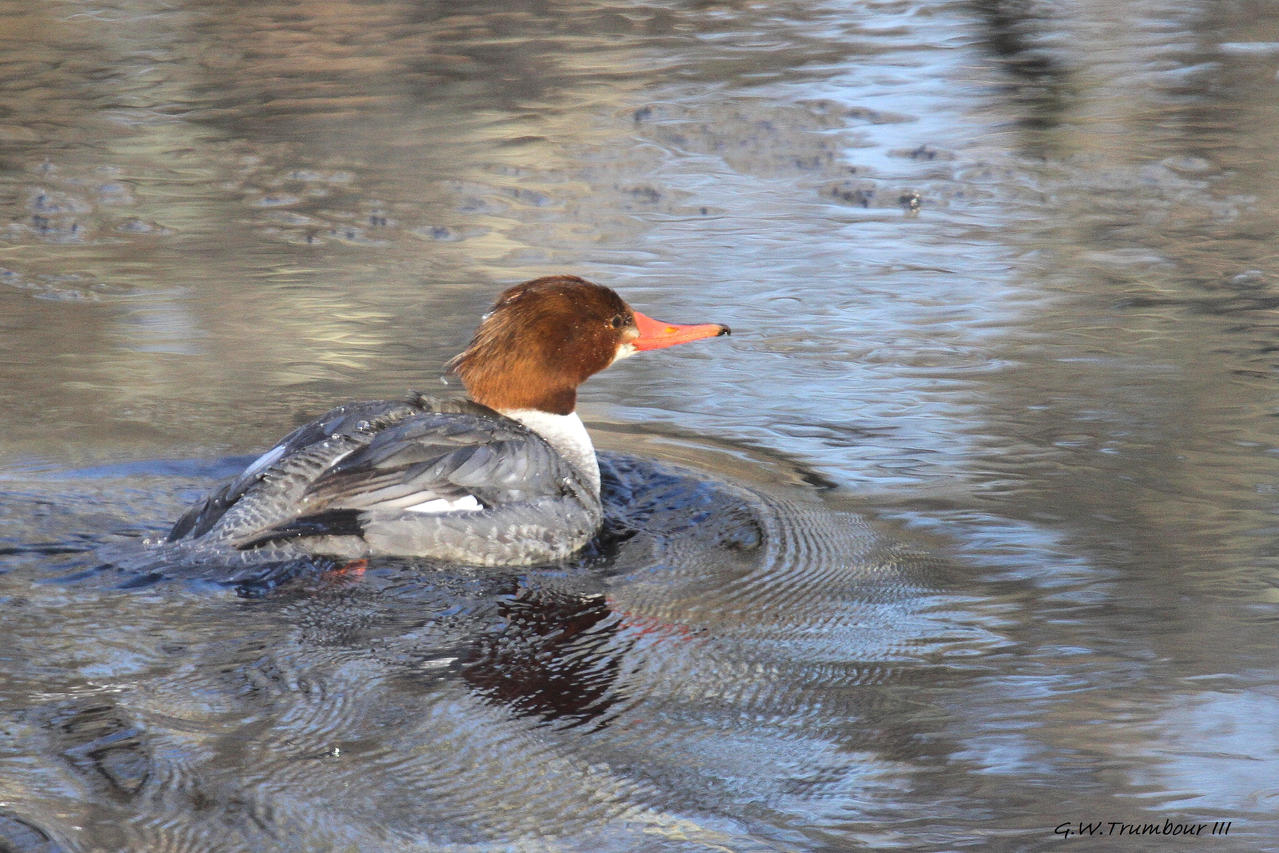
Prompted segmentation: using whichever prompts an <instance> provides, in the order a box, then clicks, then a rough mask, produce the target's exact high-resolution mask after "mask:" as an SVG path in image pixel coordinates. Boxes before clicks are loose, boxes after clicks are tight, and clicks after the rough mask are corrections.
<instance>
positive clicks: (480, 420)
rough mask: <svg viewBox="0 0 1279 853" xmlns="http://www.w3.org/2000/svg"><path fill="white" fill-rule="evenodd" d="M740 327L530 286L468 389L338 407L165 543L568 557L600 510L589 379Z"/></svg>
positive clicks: (501, 316) (445, 557)
mask: <svg viewBox="0 0 1279 853" xmlns="http://www.w3.org/2000/svg"><path fill="white" fill-rule="evenodd" d="M729 333H730V330H729V328H728V327H727V326H723V325H719V324H717V323H705V324H695V325H681V324H675V323H662V322H659V321H657V320H653V319H651V318H649V317H646V316H645V315H643V314H641V313H640V312H638V311H636V310H635V309H633V308H631V307H630V306H629V305H627V304H626V302H625V301H624V300H623V299H622V298H621V297H620V296H618V295H617V294H616V293H615V292H614V291H612V290H610V289H609V288H607V287H604V286H602V285H598V284H594V283H592V282H589V281H586V280H585V279H581V278H578V277H576V276H568V275H558V276H547V277H544V278H539V279H534V280H533V281H527V282H524V283H523V284H517V285H515V286H514V287H511V288H509V289H508V290H506V291H504V292H503V293H502V294H501V295H500V296H499V297H498V299H497V302H496V303H495V304H494V306H493V309H492V311H491V312H489V313H488V314H486V315H484V318H483V319H482V321H481V323H480V325H479V328H478V329H476V331H475V335H474V337H472V338H471V342H470V344H469V346H467V348H466V350H465V351H464V352H462V353H461V354H460V355H458V356H456V357H455V358H453V359H452V360H451V361H450V362H449V364H448V367H449V369H450V370H452V371H453V372H454V373H456V374H457V375H458V376H459V377H460V378H461V380H462V384H463V385H464V386H465V388H466V390H467V393H468V394H469V395H470V399H469V400H440V399H433V398H430V397H426V396H423V395H421V394H412V395H410V396H409V397H408V398H407V399H404V400H399V401H377V402H363V403H350V404H347V405H344V406H338V407H337V408H335V409H333V410H332V411H330V412H328V413H327V414H325V415H324V416H323V417H321V418H319V419H317V420H315V421H312V422H311V423H308V424H306V425H305V426H302V427H299V428H298V429H296V430H294V431H293V432H291V433H289V435H287V436H285V438H284V439H282V440H281V441H280V443H279V444H277V445H276V446H275V447H273V448H271V449H270V450H268V451H267V452H266V453H264V454H262V456H260V457H258V459H257V460H256V461H254V462H253V463H252V464H251V465H249V467H248V468H246V469H245V470H244V472H243V473H242V474H240V475H239V476H238V477H236V478H234V479H232V480H231V481H229V482H227V483H226V484H224V485H223V486H222V487H221V488H219V489H217V490H216V491H214V492H213V493H212V494H210V495H209V496H208V497H206V498H205V499H204V500H202V501H200V502H198V503H197V504H195V505H194V506H193V507H191V509H189V510H188V511H187V512H186V514H184V515H183V516H182V517H181V518H180V519H178V521H177V523H175V524H174V526H173V529H172V530H171V531H170V532H169V534H168V537H167V539H168V541H179V540H198V541H199V542H200V543H208V544H213V545H221V546H227V547H230V548H233V549H236V550H238V551H255V550H259V549H261V550H269V551H271V552H272V553H275V552H277V551H278V550H279V549H284V550H285V551H286V552H290V553H299V554H313V555H323V556H331V557H337V558H340V559H359V558H363V557H369V556H375V555H388V556H401V557H421V558H428V559H433V560H439V561H444V562H450V563H465V564H471V565H483V566H501V565H528V564H533V563H542V562H550V561H554V560H558V559H561V558H563V557H566V556H568V555H570V554H572V553H573V552H574V551H576V550H578V549H579V548H581V547H582V546H583V545H585V544H586V543H587V542H588V541H589V540H590V539H591V538H592V537H593V536H594V535H595V534H596V533H597V532H598V531H599V529H600V526H601V524H602V521H603V508H602V506H601V503H600V470H599V463H598V462H597V460H596V458H595V449H594V447H593V445H592V444H591V439H590V436H589V435H588V434H587V432H586V428H585V426H583V424H582V421H581V419H580V418H579V417H578V416H577V413H576V411H575V409H576V405H577V388H578V386H579V385H581V384H582V383H583V382H585V381H586V379H587V378H588V377H590V376H591V375H593V374H595V373H598V372H599V371H601V370H603V369H604V368H606V367H608V366H609V365H610V364H612V363H613V362H614V361H616V360H618V359H620V358H626V357H628V356H630V355H633V354H634V353H636V352H642V351H644V350H652V349H660V348H663V347H669V346H674V345H676V344H682V343H687V342H689V341H695V340H699V339H701V338H709V337H715V336H718V335H727V334H729Z"/></svg>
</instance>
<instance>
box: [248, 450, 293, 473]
mask: <svg viewBox="0 0 1279 853" xmlns="http://www.w3.org/2000/svg"><path fill="white" fill-rule="evenodd" d="M284 447H285V445H283V444H277V445H276V446H275V447H272V448H271V449H270V450H268V451H267V452H266V453H263V454H262V455H261V456H259V457H258V458H257V459H255V460H253V464H252V465H250V466H249V467H248V468H245V469H244V473H243V474H242V475H241V476H244V477H248V476H252V475H253V474H256V473H258V472H259V471H265V470H266V469H267V468H269V467H271V466H272V465H274V464H275V463H276V462H278V461H279V460H280V458H281V457H282V456H284Z"/></svg>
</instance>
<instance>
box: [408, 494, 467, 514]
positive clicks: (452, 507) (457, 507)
mask: <svg viewBox="0 0 1279 853" xmlns="http://www.w3.org/2000/svg"><path fill="white" fill-rule="evenodd" d="M404 509H405V510H407V511H408V512H424V513H433V512H463V511H466V510H477V509H484V507H483V506H481V505H480V502H479V501H477V500H476V499H475V496H474V495H463V496H462V497H460V498H433V499H431V500H429V501H422V502H421V503H420V504H413V505H412V506H406V507H405V508H404Z"/></svg>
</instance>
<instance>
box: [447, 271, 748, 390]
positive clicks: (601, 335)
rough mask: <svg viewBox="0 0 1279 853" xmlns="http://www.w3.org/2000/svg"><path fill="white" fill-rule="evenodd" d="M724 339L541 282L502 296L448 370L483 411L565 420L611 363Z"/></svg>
mask: <svg viewBox="0 0 1279 853" xmlns="http://www.w3.org/2000/svg"><path fill="white" fill-rule="evenodd" d="M727 334H729V328H728V327H727V326H721V325H718V324H714V323H707V324H699V325H691V326H689V325H679V324H674V323H660V322H658V321H656V320H652V319H650V318H648V317H645V316H644V315H643V314H640V313H639V312H638V311H635V310H634V309H633V308H631V307H630V306H629V305H627V304H626V302H625V301H624V300H623V299H622V298H621V297H620V296H618V295H617V294H616V293H614V292H613V291H612V290H610V289H609V288H607V287H604V286H602V285H599V284H594V283H592V282H589V281H586V280H585V279H582V278H578V277H577V276H570V275H556V276H546V277H544V278H538V279H534V280H532V281H526V282H524V283H523V284H517V285H515V286H514V287H511V288H508V289H507V290H506V291H504V292H503V293H502V295H501V296H499V297H498V298H497V302H496V303H495V304H494V305H493V310H492V311H491V312H490V313H488V314H487V315H485V317H484V319H483V321H482V322H481V323H480V326H479V328H478V329H476V330H475V335H474V337H472V338H471V343H470V345H469V346H467V348H466V351H465V352H463V353H461V354H460V355H458V356H457V357H456V358H454V359H453V360H452V361H450V362H449V368H450V369H452V370H453V371H454V372H456V373H457V375H458V376H460V377H461V379H462V384H463V385H465V386H466V390H467V392H468V393H469V394H470V395H471V399H473V400H475V402H477V403H482V404H483V405H485V406H488V407H489V408H492V409H497V410H499V411H509V410H512V409H539V410H541V411H544V412H551V413H553V414H558V415H567V414H569V413H570V412H572V411H573V409H574V408H575V407H576V405H577V386H579V385H581V384H582V383H583V382H585V381H586V380H587V378H588V377H590V376H591V375H593V374H595V373H598V372H599V371H601V370H603V369H604V368H606V367H608V366H609V365H610V364H612V363H613V362H614V361H615V360H617V359H618V358H625V357H626V356H628V355H632V354H633V353H635V352H637V351H642V350H648V349H659V348H661V347H668V346H674V345H675V344H681V343H687V342H688V341H695V340H699V339H701V338H709V337H715V336H716V335H727Z"/></svg>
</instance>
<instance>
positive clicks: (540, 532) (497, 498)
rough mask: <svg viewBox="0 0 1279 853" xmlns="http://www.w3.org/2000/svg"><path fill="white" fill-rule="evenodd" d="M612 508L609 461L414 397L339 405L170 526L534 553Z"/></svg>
mask: <svg viewBox="0 0 1279 853" xmlns="http://www.w3.org/2000/svg"><path fill="white" fill-rule="evenodd" d="M602 518H603V510H602V509H601V506H600V498H599V486H598V471H597V473H596V479H595V480H594V481H592V479H591V477H590V472H589V471H581V470H579V469H578V468H576V467H575V466H573V465H572V464H571V463H569V462H568V461H567V459H566V458H565V456H564V455H562V454H561V453H560V452H558V451H557V450H556V449H555V448H554V447H553V446H552V445H551V444H550V442H548V441H547V440H546V439H544V438H543V437H542V436H541V435H539V434H538V433H536V432H534V431H533V430H531V429H529V428H528V427H526V426H525V425H524V424H522V423H520V422H519V421H517V420H515V419H513V418H508V417H505V416H503V415H501V414H499V413H497V412H495V411H493V410H492V409H489V408H488V407H486V406H481V405H479V404H478V403H474V402H471V401H469V400H438V399H433V398H430V397H425V396H421V395H412V396H410V397H408V398H406V399H405V400H400V401H376V402H363V403H350V404H347V405H344V406H338V407H337V408H335V409H333V410H332V411H330V412H328V413H327V414H325V415H324V416H323V417H320V418H318V419H316V420H314V421H312V422H310V423H308V424H306V425H304V426H301V427H299V428H298V429H296V430H294V431H293V432H292V433H290V434H289V435H288V436H286V437H285V438H284V439H282V440H281V441H280V443H279V444H277V445H276V446H275V447H274V448H272V449H271V450H269V451H267V452H266V453H265V454H263V455H262V456H261V457H259V458H258V460H257V461H255V462H254V463H253V464H251V465H250V466H249V467H248V468H247V469H246V470H245V471H244V473H242V474H240V475H239V476H238V477H236V478H235V479H233V480H231V481H230V482H228V483H226V484H225V485H223V486H222V487H221V488H219V489H218V490H216V491H215V492H213V493H212V494H210V495H209V496H208V497H207V498H205V499H204V500H203V501H201V502H200V503H197V504H196V505H195V506H193V507H191V509H189V510H188V511H187V513H186V514H185V515H183V516H182V517H181V518H180V519H179V520H178V521H177V523H176V524H174V526H173V529H172V531H171V532H170V533H169V537H168V538H169V539H170V540H171V541H177V540H183V539H200V540H203V541H204V542H206V543H215V544H219V545H225V546H227V547H231V548H234V549H237V550H249V549H258V548H263V549H266V548H271V549H280V548H283V549H286V550H299V549H300V550H302V551H305V552H306V553H317V554H325V555H329V556H334V557H341V558H349V559H354V558H359V557H367V556H372V555H376V554H395V555H403V556H408V555H411V556H418V557H428V558H431V559H435V560H442V561H445V562H452V563H470V564H478V565H522V564H529V563H540V562H548V561H553V560H557V559H560V558H562V557H565V556H567V555H569V554H571V553H572V552H573V551H576V550H577V549H578V548H580V547H581V546H582V545H584V544H585V543H586V542H587V541H589V540H590V538H591V537H592V536H593V535H594V534H595V531H596V530H598V529H599V525H600V523H601V521H602Z"/></svg>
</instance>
